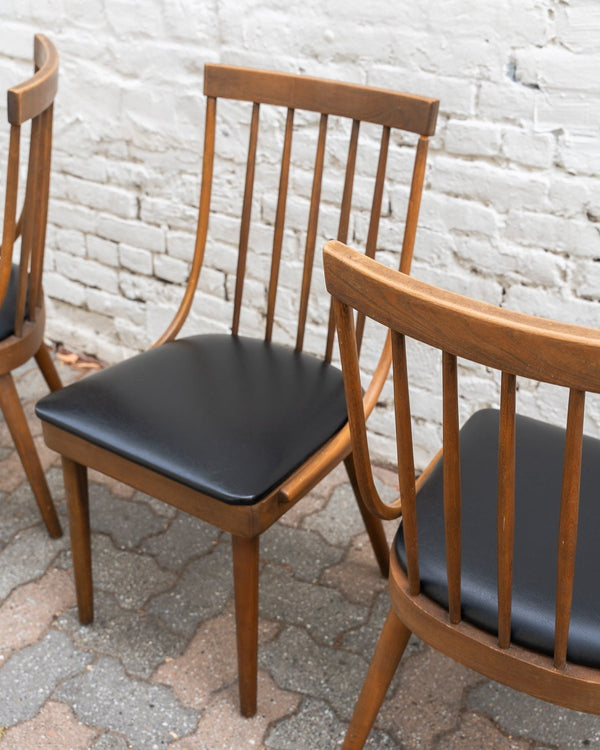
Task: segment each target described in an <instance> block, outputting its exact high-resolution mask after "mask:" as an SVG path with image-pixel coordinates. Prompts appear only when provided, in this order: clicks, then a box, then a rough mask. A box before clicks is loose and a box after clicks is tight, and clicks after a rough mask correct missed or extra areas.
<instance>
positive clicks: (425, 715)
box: [0, 366, 600, 750]
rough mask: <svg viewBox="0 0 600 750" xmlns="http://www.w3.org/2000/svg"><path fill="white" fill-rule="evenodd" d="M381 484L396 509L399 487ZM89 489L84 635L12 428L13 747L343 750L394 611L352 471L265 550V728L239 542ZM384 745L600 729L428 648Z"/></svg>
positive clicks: (6, 542)
mask: <svg viewBox="0 0 600 750" xmlns="http://www.w3.org/2000/svg"><path fill="white" fill-rule="evenodd" d="M61 374H62V376H63V379H65V380H69V379H71V378H73V377H75V376H77V374H76V372H75V371H74V370H69V369H67V368H66V367H64V366H63V367H62V371H61ZM17 387H18V389H19V392H20V393H21V395H22V398H23V400H24V402H25V406H26V410H27V414H28V416H29V418H30V421H31V424H32V428H33V431H34V434H35V435H36V436H37V438H36V441H37V443H38V446H39V448H40V452H41V454H42V458H43V462H44V464H45V466H46V467H47V474H48V479H49V482H50V485H51V488H52V491H53V495H54V498H55V501H56V503H57V506H58V509H59V513H60V517H61V521H62V523H63V527H64V528H65V529H66V519H65V503H64V493H63V489H62V478H61V472H60V468H59V463H58V459H57V457H56V456H55V455H54V454H52V453H50V452H49V451H48V450H47V449H46V448H45V447H44V445H43V442H42V439H41V437H40V426H39V423H37V422H36V420H35V417H34V416H33V406H34V403H35V400H36V399H37V398H38V397H39V396H41V395H43V394H44V393H45V392H46V391H45V386H44V383H43V381H42V379H41V377H40V376H39V374H38V373H37V370H36V368H35V366H28V367H25V368H24V369H22V370H21V371H20V372H19V373H18V382H17ZM378 474H379V480H380V487H381V489H382V491H383V492H386V493H388V494H389V495H391V494H393V485H394V484H395V479H394V476H393V474H392V473H391V472H388V471H385V470H379V472H378ZM91 480H92V482H91V492H90V495H91V508H92V528H93V530H94V537H93V553H94V574H95V579H94V583H95V592H96V620H95V622H94V624H93V625H91V626H87V627H81V626H79V624H78V621H77V616H76V610H75V608H74V605H75V597H74V592H73V584H72V576H71V559H70V553H69V546H68V541H67V537H66V536H65V537H63V538H62V539H59V540H51V539H50V538H49V537H48V536H47V534H46V532H45V530H44V528H43V526H42V524H41V522H40V519H39V515H38V511H37V506H36V505H35V502H34V500H33V497H32V494H31V492H30V489H29V486H28V484H27V482H26V481H25V478H24V475H23V471H22V469H21V467H20V464H19V461H18V458H17V457H16V455H15V453H14V450H13V447H12V442H11V440H10V436H9V435H8V431H7V429H6V425H5V424H4V422H0V488H1V489H2V492H0V750H9V749H10V750H29V749H30V748H31V749H32V750H33V749H35V750H83V749H84V748H94V750H126V749H127V748H135V750H154V749H155V748H167V747H168V748H169V750H205V749H210V750H225V749H229V748H231V749H233V750H247V749H248V748H256V750H259V748H263V749H264V750H327V749H329V748H335V747H337V746H339V743H340V741H341V738H342V736H343V733H344V730H345V727H346V726H347V722H348V718H349V716H350V713H351V710H352V707H353V705H354V702H355V700H356V696H357V694H358V691H359V688H360V685H361V684H362V681H363V678H364V675H365V672H366V668H367V664H368V660H369V658H370V655H371V653H372V650H373V647H374V644H375V641H376V638H377V635H378V633H379V630H380V628H381V625H382V621H383V618H384V617H385V613H386V611H387V607H388V599H387V590H386V584H385V582H384V581H382V580H381V578H380V577H379V576H378V574H377V570H376V565H375V562H374V560H373V558H372V555H371V551H370V547H369V544H368V540H367V538H366V534H365V533H364V531H363V528H362V526H361V521H360V517H359V514H358V512H357V509H356V506H355V503H354V500H353V497H352V493H351V490H350V487H349V485H348V483H347V481H346V477H345V474H344V472H343V470H337V471H336V472H334V473H333V475H332V476H331V477H329V478H328V479H327V480H326V481H325V482H323V483H322V484H321V485H320V486H319V487H318V488H317V489H316V490H315V491H314V492H313V493H312V494H311V495H310V496H309V497H308V498H305V500H304V501H301V502H300V503H299V504H298V505H297V506H296V507H295V508H294V509H293V510H292V511H291V512H290V513H288V514H287V516H284V518H283V519H282V521H281V522H280V523H278V524H276V525H275V526H274V527H273V528H272V529H271V530H269V532H268V533H266V534H265V535H264V536H263V541H262V548H261V559H262V563H261V594H260V595H261V598H260V617H261V626H260V640H261V645H260V652H259V669H260V677H259V696H258V707H259V710H258V715H257V716H256V717H255V718H253V719H251V720H245V719H242V718H241V717H240V716H239V714H238V709H237V682H236V657H235V637H234V622H233V601H232V580H231V559H230V558H231V551H230V542H229V538H228V536H227V535H226V534H222V533H220V532H219V531H218V530H215V529H214V528H212V527H210V526H207V525H206V524H203V523H201V522H199V521H196V520H194V519H192V518H191V517H189V516H185V515H184V514H182V513H179V512H177V511H175V510H174V509H172V508H170V507H169V506H167V505H165V504H163V503H159V502H156V501H155V500H153V499H151V498H149V497H147V496H145V495H142V494H141V493H139V492H134V491H133V490H131V489H128V488H126V487H124V486H122V485H118V484H117V483H115V482H112V481H108V480H104V479H102V478H101V477H99V476H96V475H93V474H92V475H91ZM391 533H393V530H392V529H390V534H391ZM368 747H370V748H376V749H378V750H393V749H396V748H397V749H401V750H429V749H431V750H470V749H477V750H479V749H480V748H481V749H483V748H485V749H486V750H509V749H510V750H542V749H543V750H550V748H564V749H565V750H567V749H568V750H575V749H576V748H577V749H578V750H581V749H582V748H588V749H589V748H600V719H597V718H595V717H588V716H584V715H580V714H576V713H574V712H571V711H566V710H561V709H558V708H556V707H553V706H550V705H547V704H543V703H540V702H539V701H535V700H533V699H530V698H528V697H525V696H523V695H520V694H518V693H515V692H513V691H511V690H508V689H506V688H503V687H501V686H499V685H497V684H495V683H491V682H489V681H487V680H484V679H482V678H481V677H479V676H478V675H476V674H475V673H473V672H470V671H469V670H467V669H465V668H463V667H460V666H458V665H457V664H455V663H454V662H452V661H450V660H449V659H447V658H445V657H442V656H440V655H439V654H437V653H435V652H434V651H432V650H431V649H429V648H428V647H426V646H424V645H423V644H421V643H420V642H418V641H417V640H416V639H415V640H413V641H411V642H410V644H409V648H408V652H407V654H406V655H405V657H404V660H403V662H402V665H401V668H400V669H399V671H398V674H397V675H396V678H395V681H394V684H393V686H392V690H391V692H390V696H389V697H388V699H387V701H386V702H385V704H384V706H383V708H382V710H381V713H380V715H379V718H378V722H377V726H376V730H375V731H374V732H373V734H372V736H371V738H370V742H369V744H368Z"/></svg>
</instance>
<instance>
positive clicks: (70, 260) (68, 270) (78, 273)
mask: <svg viewBox="0 0 600 750" xmlns="http://www.w3.org/2000/svg"><path fill="white" fill-rule="evenodd" d="M54 260H55V263H56V270H57V272H58V273H60V274H62V275H63V276H65V277H67V278H69V279H72V280H73V281H75V280H78V281H82V282H83V283H84V284H86V285H87V286H91V287H97V288H98V289H103V290H104V291H106V292H116V291H117V290H118V286H119V282H118V278H119V277H118V273H117V271H115V269H114V268H107V267H106V266H105V265H103V264H101V263H97V262H96V261H94V260H89V259H86V258H77V257H73V256H72V255H69V254H67V253H62V252H56V253H54ZM65 301H69V300H65Z"/></svg>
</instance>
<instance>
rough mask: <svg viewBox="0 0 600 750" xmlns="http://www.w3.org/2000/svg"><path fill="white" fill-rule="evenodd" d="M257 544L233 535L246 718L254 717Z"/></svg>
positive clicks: (242, 701) (240, 674) (255, 539)
mask: <svg viewBox="0 0 600 750" xmlns="http://www.w3.org/2000/svg"><path fill="white" fill-rule="evenodd" d="M258 540H259V538H258V536H255V537H251V538H247V537H240V536H233V535H232V546H233V584H234V589H235V622H236V635H237V655H238V680H239V686H240V711H241V713H242V716H248V717H249V716H254V714H255V713H256V680H257V659H258V547H259V541H258Z"/></svg>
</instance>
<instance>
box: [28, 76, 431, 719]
mask: <svg viewBox="0 0 600 750" xmlns="http://www.w3.org/2000/svg"><path fill="white" fill-rule="evenodd" d="M204 92H205V94H206V97H207V100H206V124H205V134H204V138H205V140H204V155H203V166H202V183H201V191H200V202H199V215H198V225H197V234H196V246H195V254H194V257H193V261H192V266H191V271H190V278H189V283H188V285H187V288H186V291H185V294H184V297H183V300H182V303H181V306H180V308H179V310H178V312H177V313H176V315H175V318H174V320H173V322H172V323H171V325H170V326H169V327H168V328H167V330H166V332H165V333H164V334H163V336H162V337H161V338H160V339H159V341H158V342H157V344H156V345H155V346H154V348H152V349H151V350H149V351H148V352H145V353H144V354H140V355H138V356H135V357H133V358H132V359H130V360H128V361H126V362H123V363H120V364H117V365H115V366H113V367H111V368H108V369H107V370H105V371H103V372H100V373H97V374H94V375H92V376H90V377H88V378H85V379H84V380H82V381H80V382H78V383H76V384H73V385H71V386H69V387H67V388H66V389H64V390H63V391H61V392H60V393H56V394H52V395H51V396H50V397H47V398H46V399H44V400H43V401H42V402H40V404H39V405H38V415H39V416H40V417H41V419H42V421H43V422H44V435H45V438H46V442H47V444H48V445H49V446H50V447H52V448H54V449H55V450H57V451H58V452H59V453H61V454H62V456H63V467H64V477H65V485H66V490H67V499H68V508H69V522H70V527H71V539H72V549H73V561H74V568H75V577H76V587H77V596H78V604H79V617H80V620H81V622H83V623H86V622H90V621H91V619H92V616H93V604H92V577H91V558H90V531H89V520H88V498H87V489H86V488H87V479H86V467H88V466H89V467H93V468H95V469H98V470H100V471H102V472H104V473H106V474H109V475H111V476H113V477H116V478H117V479H120V480H123V481H125V482H127V483H128V484H130V485H133V486H134V487H137V488H138V489H141V490H143V491H145V492H147V493H149V494H150V495H153V496H155V497H157V498H160V499H161V500H164V501H165V502H168V503H171V504H172V505H174V506H176V507H178V508H180V509H182V510H184V511H187V512H189V513H191V514H193V515H195V516H198V517H199V518H202V519H204V520H206V521H208V522H210V523H212V524H215V525H216V526H218V527H220V528H221V529H223V530H225V531H227V532H230V533H231V535H232V540H233V570H234V595H235V606H236V626H237V646H238V667H239V684H240V703H241V711H242V713H243V714H244V715H246V716H251V715H253V714H254V713H255V711H256V678H257V671H256V670H257V635H258V562H259V541H258V540H259V535H260V534H261V533H262V532H263V531H265V530H266V529H267V528H269V526H271V524H273V522H274V521H275V520H277V518H279V517H280V516H281V515H283V514H284V513H285V512H286V511H287V510H288V509H290V508H291V507H292V506H293V505H294V504H295V503H296V502H297V501H298V500H299V499H300V498H301V497H303V496H304V495H305V494H306V493H307V492H308V491H309V490H311V489H312V488H313V487H314V486H315V485H316V484H317V482H319V481H320V479H322V478H323V477H324V476H325V475H326V474H327V473H328V472H330V471H331V470H332V469H333V468H334V467H335V466H336V465H338V464H339V463H340V462H341V461H342V460H343V461H345V464H346V467H347V470H348V472H349V475H350V479H351V481H352V482H353V483H354V464H353V459H352V454H351V451H350V434H349V430H348V426H347V418H346V406H345V400H344V393H343V382H342V376H341V372H340V370H339V369H338V368H336V367H334V366H332V364H331V361H330V360H331V357H332V350H333V341H334V333H335V326H334V321H333V317H332V315H331V314H330V315H329V329H328V335H327V340H326V342H325V336H324V337H323V338H324V349H325V356H324V357H317V356H313V355H312V354H308V353H306V352H305V351H303V348H304V338H305V331H306V327H307V320H309V316H308V307H309V299H310V291H311V275H312V268H313V261H314V251H315V244H316V237H317V221H318V217H319V205H320V202H321V199H320V196H321V186H322V182H323V173H324V166H325V161H326V158H325V157H326V150H325V145H326V135H327V125H328V118H329V117H330V116H338V117H341V118H350V120H351V122H352V124H351V128H349V129H350V136H349V147H348V157H347V166H346V169H345V178H344V180H343V195H342V199H341V207H340V218H339V232H338V234H339V237H340V238H342V239H346V238H347V235H348V229H349V219H350V209H351V203H352V188H353V180H354V172H355V164H356V161H357V147H358V136H359V126H360V122H361V121H367V122H369V123H376V124H379V125H381V126H382V128H381V145H380V148H379V156H378V163H377V169H376V170H373V172H374V173H375V172H376V174H375V179H374V183H375V188H374V193H373V200H372V208H371V212H370V223H369V231H368V238H367V241H366V252H367V253H369V254H374V253H375V249H376V244H377V228H378V225H379V218H380V214H381V206H382V198H383V189H384V179H385V174H386V160H387V155H388V144H389V141H390V133H391V131H392V129H394V128H400V129H403V130H406V131H408V132H409V133H413V134H416V135H417V136H418V139H416V140H417V141H418V142H417V144H416V149H414V153H415V156H414V161H413V164H412V183H411V189H410V195H409V201H408V209H407V216H406V221H405V223H404V227H402V226H400V227H399V228H398V231H399V232H401V231H402V230H403V231H404V246H403V251H402V258H401V267H402V268H403V270H405V271H408V269H409V268H410V263H411V258H412V253H413V244H414V239H415V231H416V225H417V217H418V213H419V205H420V199H421V192H422V187H423V178H424V171H425V160H426V153H427V147H428V138H429V136H430V135H432V133H433V132H434V128H435V122H436V117H437V108H438V102H437V100H434V99H425V98H422V97H417V96H410V95H405V94H400V93H395V92H391V91H384V90H378V89H372V88H367V87H364V86H358V85H352V84H346V83H336V82H333V81H326V80H320V79H315V78H308V77H304V76H299V75H287V74H280V73H271V72H265V71H256V70H248V69H242V68H236V67H229V66H222V65H207V66H206V68H205V82H204ZM224 100H237V101H238V102H240V103H239V104H237V105H234V104H233V101H232V102H224ZM217 101H219V102H220V104H219V107H220V108H221V107H222V108H223V110H224V114H225V115H226V116H225V117H223V119H222V120H217V116H216V115H217V112H216V110H217ZM263 105H271V106H274V107H279V108H283V113H282V117H281V120H280V122H281V124H282V126H283V120H284V119H285V126H283V133H282V157H281V166H280V168H279V170H278V175H275V180H274V185H273V189H274V191H275V192H276V194H277V199H276V201H274V203H275V204H276V206H275V209H274V222H273V223H274V226H273V228H272V239H271V238H269V240H268V242H269V245H270V246H271V243H272V249H270V250H269V252H270V258H271V260H270V263H269V264H268V265H269V267H268V268H267V269H266V271H265V278H264V280H263V282H261V283H262V286H261V291H260V294H261V295H263V294H264V299H265V300H266V311H265V316H264V317H265V327H264V330H265V334H264V338H262V339H256V338H251V337H249V336H243V335H241V334H240V328H241V323H240V321H241V317H242V297H243V296H244V284H245V279H246V277H247V276H248V275H249V273H247V271H248V272H249V271H250V269H251V267H252V269H253V270H252V283H253V284H254V287H253V288H251V289H250V291H254V295H255V296H256V284H257V281H256V279H257V275H258V272H257V270H256V267H255V266H256V261H257V260H258V261H260V260H261V258H260V257H258V258H257V257H256V256H252V254H251V250H252V242H250V237H251V227H252V226H253V223H252V222H251V219H252V218H253V217H252V204H253V188H254V175H255V172H256V171H258V170H259V168H260V166H261V164H264V163H265V162H264V161H263V162H261V160H260V157H259V156H257V153H258V144H259V142H260V139H259V112H260V111H261V107H262V106H263ZM234 106H237V107H240V108H242V109H241V111H242V113H243V116H244V118H246V117H249V120H250V129H249V147H248V152H247V161H246V165H245V177H242V178H241V180H240V182H241V183H243V185H244V189H243V199H242V200H241V203H242V206H241V211H240V212H239V222H240V223H239V241H238V246H239V252H238V256H237V263H236V262H234V263H232V264H231V269H230V272H231V275H232V276H233V275H234V274H235V276H236V284H235V289H234V290H233V292H232V298H233V305H232V307H233V311H232V312H233V323H232V329H231V334H229V333H223V334H218V333H217V334H205V335H196V336H190V337H186V338H179V339H176V338H175V337H176V336H177V334H178V333H179V331H180V330H181V328H182V325H183V323H184V321H185V320H186V317H187V316H188V313H189V312H190V310H191V309H192V301H193V298H194V295H195V292H196V287H197V284H198V279H199V274H200V268H201V266H202V265H203V259H204V251H205V245H207V235H208V224H209V215H210V216H211V221H212V222H214V223H216V224H217V226H218V228H219V230H220V232H221V233H222V232H223V226H230V222H231V217H230V215H226V214H227V213H229V214H230V213H231V208H230V204H231V203H232V195H233V194H234V189H233V188H232V187H231V184H235V183H234V180H233V179H232V178H231V177H230V176H229V173H227V172H226V173H225V174H224V175H218V173H217V172H216V170H214V163H215V141H216V140H217V139H216V136H217V134H221V133H222V134H223V136H224V137H223V145H225V146H227V149H225V150H226V151H227V153H228V154H230V153H231V151H232V150H234V149H235V145H236V137H237V132H236V131H235V130H233V129H232V128H231V125H230V122H231V120H232V117H233V115H232V114H231V108H232V107H234ZM297 110H307V111H308V112H312V113H317V116H318V115H320V121H319V128H318V138H317V146H316V156H315V158H314V169H313V170H312V176H311V180H312V189H311V190H310V205H309V210H308V227H307V229H306V239H305V252H304V260H303V266H302V270H301V272H300V273H299V274H298V275H299V277H300V276H301V277H302V278H301V280H300V278H298V288H299V295H298V296H299V301H298V305H297V307H298V314H297V324H295V325H296V334H295V339H296V341H295V347H292V346H284V345H282V344H281V343H274V342H273V341H272V339H273V337H274V333H275V332H281V330H282V328H285V326H282V325H281V324H279V329H277V328H276V325H275V323H276V321H277V320H280V318H281V316H279V318H278V317H276V316H275V307H276V293H277V287H278V282H279V277H280V275H281V276H284V275H285V276H286V281H287V284H288V288H289V284H290V282H289V278H288V273H289V271H290V268H291V266H292V265H293V263H290V262H289V261H288V262H286V261H285V260H284V257H285V256H283V255H282V252H283V248H284V247H285V243H284V242H283V240H284V221H285V219H286V200H287V197H288V192H290V193H291V192H292V191H291V190H290V191H288V186H289V185H291V184H292V182H293V178H294V176H295V175H297V174H298V173H296V172H294V173H292V169H291V164H292V158H291V155H292V140H293V139H292V136H293V132H294V121H295V117H296V111H297ZM273 111H274V110H271V109H270V108H269V109H267V114H269V113H272V112H273ZM279 111H280V110H279ZM238 117H239V115H238ZM302 117H303V118H304V119H302V120H301V127H302V130H303V131H305V130H306V128H307V127H308V125H307V122H308V121H309V119H310V118H309V115H306V114H303V115H302ZM313 117H314V115H313ZM298 119H300V118H298V117H296V121H297V120H298ZM273 121H274V120H273V118H271V119H270V120H268V122H269V123H271V124H272V123H273ZM218 122H219V123H222V124H221V125H220V128H221V129H220V130H218V125H217V123H218ZM313 132H314V131H313ZM269 137H270V139H271V140H272V138H273V135H272V131H269ZM217 153H218V152H217ZM219 163H220V162H219ZM266 163H268V160H267V162H266ZM227 168H229V167H228V165H227V164H225V167H224V169H227ZM296 168H298V169H300V167H296ZM213 171H214V172H215V177H220V178H221V182H219V180H218V179H215V180H214V183H215V184H214V185H213ZM301 177H304V178H305V177H306V160H304V161H303V163H302V175H301ZM297 179H300V178H297ZM228 180H229V183H231V184H228ZM223 184H224V185H225V191H223V190H221V194H220V193H219V192H218V190H219V187H222V185H223ZM213 188H214V189H213ZM241 192H242V191H240V193H241ZM211 193H212V197H213V201H214V199H215V198H217V199H218V200H219V205H220V206H223V209H222V210H221V212H220V213H219V212H217V211H214V210H213V211H211ZM255 214H256V211H255ZM254 218H256V216H255V217H254ZM219 220H221V222H220V221H219ZM285 229H286V230H287V229H288V226H287V222H286V225H285ZM264 231H265V230H264V225H263V232H262V235H263V236H264ZM252 237H254V235H252ZM259 237H260V235H259ZM234 241H235V240H234ZM208 244H209V245H210V243H208ZM217 250H219V247H218V243H217ZM220 252H221V255H222V252H223V251H222V250H221V251H220ZM221 255H219V257H218V258H217V261H216V262H217V267H219V268H223V265H222V264H223V262H224V261H223V260H222V259H221ZM264 257H265V256H264V253H263V256H262V259H264ZM219 263H221V265H218V264H219ZM253 263H254V266H253V265H252V264H253ZM280 267H281V268H282V271H283V272H282V274H280ZM236 269H237V270H236ZM291 296H292V295H291V293H290V292H289V291H288V292H287V293H286V300H285V301H286V302H287V301H289V300H290V298H291ZM246 297H248V290H246ZM280 297H281V294H280ZM208 315H210V309H209V310H208ZM323 327H324V328H325V326H323ZM389 365H390V349H389V345H388V346H386V347H385V348H384V350H383V353H382V355H381V359H380V362H379V365H378V366H377V368H376V369H375V373H374V376H373V382H372V384H371V386H370V387H369V388H368V389H367V391H366V392H365V410H366V411H367V413H368V412H370V411H371V410H372V409H373V407H374V405H375V403H376V400H377V397H378V394H379V393H380V391H381V388H382V386H383V383H384V381H385V378H386V375H387V372H388V370H389ZM357 500H358V502H359V506H360V508H361V512H362V513H363V517H364V519H365V524H366V526H367V531H368V533H369V535H370V538H371V541H372V544H373V547H374V549H375V553H376V556H377V558H378V562H379V565H380V567H381V570H382V572H383V573H384V574H387V569H388V562H389V552H388V546H387V544H386V540H385V536H384V533H383V528H382V525H381V522H380V521H378V519H373V518H371V517H370V515H369V514H368V513H367V512H366V511H365V510H364V506H363V504H362V502H361V500H360V496H358V495H357Z"/></svg>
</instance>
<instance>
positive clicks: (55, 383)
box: [35, 342, 62, 391]
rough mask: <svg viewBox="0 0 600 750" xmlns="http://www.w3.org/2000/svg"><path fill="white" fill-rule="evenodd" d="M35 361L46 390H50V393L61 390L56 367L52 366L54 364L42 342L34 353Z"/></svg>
mask: <svg viewBox="0 0 600 750" xmlns="http://www.w3.org/2000/svg"><path fill="white" fill-rule="evenodd" d="M35 361H36V362H37V364H38V367H39V368H40V370H41V373H42V375H43V376H44V380H45V381H46V383H47V384H48V388H50V390H51V391H57V390H58V389H59V388H62V381H61V379H60V376H59V374H58V372H57V371H56V367H55V366H54V362H53V361H52V357H51V356H50V352H49V351H48V349H47V348H46V345H45V344H44V343H43V342H42V345H41V346H40V348H39V349H38V350H37V352H36V353H35Z"/></svg>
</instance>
